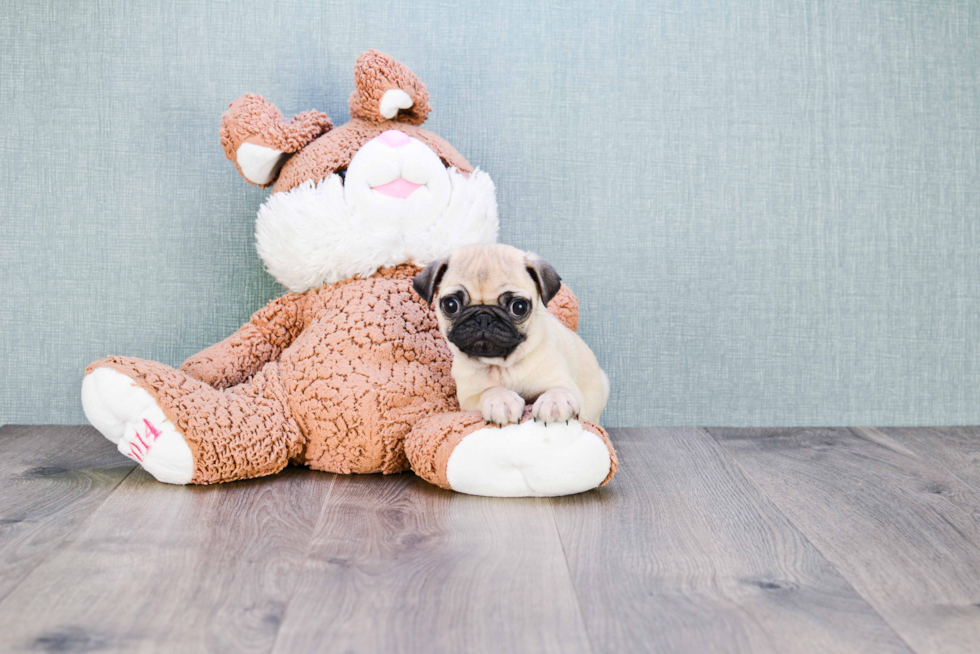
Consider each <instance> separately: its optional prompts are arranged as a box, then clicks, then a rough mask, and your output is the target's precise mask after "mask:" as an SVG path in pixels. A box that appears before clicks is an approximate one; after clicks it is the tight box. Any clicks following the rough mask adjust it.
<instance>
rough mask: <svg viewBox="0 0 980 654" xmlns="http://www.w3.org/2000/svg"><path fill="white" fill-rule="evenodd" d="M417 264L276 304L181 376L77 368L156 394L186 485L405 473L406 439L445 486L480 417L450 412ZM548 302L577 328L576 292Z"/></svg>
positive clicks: (159, 367) (441, 350)
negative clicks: (171, 428) (286, 475)
mask: <svg viewBox="0 0 980 654" xmlns="http://www.w3.org/2000/svg"><path fill="white" fill-rule="evenodd" d="M420 270H421V269H420V268H419V267H418V266H414V265H410V264H403V265H400V266H397V267H394V268H384V269H382V270H380V271H379V272H377V273H376V274H374V275H372V276H371V277H368V278H367V279H359V278H355V279H349V280H346V281H343V282H339V283H337V284H333V285H329V286H322V287H320V288H318V289H314V290H311V291H307V292H306V293H291V294H289V295H285V296H283V297H280V298H277V299H275V300H272V301H271V302H270V303H269V304H268V305H266V306H265V307H264V308H262V309H260V310H259V311H257V312H256V313H255V314H254V315H253V316H252V318H251V320H249V322H248V323H246V324H245V325H244V326H243V327H242V328H241V329H239V330H238V331H237V332H235V333H234V334H232V335H231V336H229V337H228V338H226V339H225V340H223V341H221V342H220V343H217V344H215V345H212V346H211V347H209V348H207V349H205V350H203V351H202V352H200V353H198V354H196V355H194V356H192V357H190V358H189V359H188V360H187V361H185V362H184V363H183V365H181V367H180V369H179V370H175V369H173V368H171V367H169V366H166V365H164V364H161V363H156V362H153V361H143V360H141V359H133V358H126V357H109V358H107V359H102V360H100V361H96V362H95V363H93V364H91V365H90V366H89V368H88V370H87V372H91V371H92V370H94V369H96V368H113V369H115V370H118V371H119V372H121V373H123V374H125V375H127V376H128V377H130V378H132V379H133V380H134V381H135V382H136V383H137V384H138V385H139V386H140V387H141V388H143V389H145V390H147V391H148V392H149V393H150V394H151V395H153V396H154V398H155V399H156V400H157V402H158V404H159V405H160V408H161V409H162V410H163V412H164V414H165V415H166V416H167V418H168V419H169V420H170V421H171V422H172V423H173V424H174V425H175V426H176V427H177V429H178V430H179V431H180V432H181V433H182V434H183V436H184V439H185V440H186V441H187V444H188V445H189V446H190V448H191V453H192V454H193V457H194V462H195V470H194V476H193V478H192V480H191V482H192V483H196V484H211V483H216V482H222V481H231V480H234V479H247V478H251V477H258V476H261V475H268V474H272V473H275V472H278V471H279V470H281V469H282V468H283V467H285V466H286V464H287V463H289V462H294V463H299V464H304V465H308V466H310V467H311V468H314V469H316V470H325V471H328V472H338V473H351V472H358V473H371V472H384V473H393V472H402V471H404V470H407V469H408V468H409V460H408V458H407V456H406V441H408V442H411V443H413V445H412V446H411V447H412V448H414V451H416V452H427V453H429V454H431V455H432V456H433V457H434V458H433V461H432V463H431V464H428V465H426V464H423V463H422V459H419V456H420V455H419V456H416V458H417V459H419V461H420V463H419V465H420V466H423V467H424V468H425V470H426V471H427V472H426V473H425V475H427V476H426V478H429V477H432V478H433V479H435V480H437V482H434V483H441V484H444V483H445V480H444V478H445V461H444V460H443V459H446V460H448V456H449V452H450V451H451V448H450V449H446V447H447V443H449V442H452V443H453V444H455V443H458V442H459V440H460V439H461V438H462V437H463V436H465V435H466V434H468V433H470V432H471V431H473V429H474V428H475V427H474V425H476V426H483V420H482V418H480V417H479V416H478V415H476V414H471V413H460V412H459V404H458V402H457V400H456V386H455V383H454V382H453V378H452V376H451V374H450V369H451V366H452V355H451V354H450V352H449V348H448V346H447V345H446V342H445V340H444V339H443V337H442V335H441V334H440V333H439V328H438V324H437V322H436V317H435V314H434V313H433V311H432V309H431V308H430V307H428V306H427V305H426V304H425V302H424V301H423V300H422V298H420V297H419V296H418V295H417V294H416V293H415V291H414V290H413V289H412V287H411V283H412V278H413V277H415V275H416V274H417V273H418V272H419V271H420ZM557 297H560V298H561V299H560V300H559V301H558V302H557V303H556V302H555V301H554V300H553V301H552V304H550V305H549V307H548V308H549V310H552V311H553V312H554V313H555V315H557V316H558V317H559V319H561V320H562V321H563V322H565V324H567V325H569V326H570V327H573V325H572V322H571V321H575V322H577V320H578V307H577V303H576V301H575V296H574V295H572V293H571V291H569V290H568V289H567V288H564V287H563V288H562V289H561V291H560V292H559V295H558V296H557ZM557 297H556V299H557ZM413 434H414V436H413ZM433 448H435V449H433ZM610 451H611V452H612V448H611V447H610ZM613 456H614V454H613Z"/></svg>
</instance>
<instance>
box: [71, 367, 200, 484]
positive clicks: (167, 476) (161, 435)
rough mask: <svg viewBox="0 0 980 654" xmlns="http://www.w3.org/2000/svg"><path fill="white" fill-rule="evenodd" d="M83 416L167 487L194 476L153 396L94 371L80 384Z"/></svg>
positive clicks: (187, 453) (118, 376)
mask: <svg viewBox="0 0 980 654" xmlns="http://www.w3.org/2000/svg"><path fill="white" fill-rule="evenodd" d="M82 408H83V409H85V417H86V418H88V420H89V422H91V423H92V426H94V427H95V428H96V429H98V430H99V431H100V432H102V435H103V436H105V437H106V438H108V439H109V440H110V441H112V442H113V443H116V445H117V447H118V449H119V451H120V452H122V453H123V454H125V455H126V456H128V457H129V458H131V459H133V460H134V461H136V462H137V463H139V464H140V465H141V466H143V469H144V470H146V471H147V472H148V473H150V474H151V475H153V476H154V477H155V478H156V479H157V480H158V481H162V482H164V483H167V484H186V483H189V482H190V480H191V477H193V476H194V457H193V455H192V454H191V449H190V448H189V447H187V443H186V442H185V441H184V437H183V436H182V435H181V434H180V432H179V431H177V428H176V427H174V425H173V423H172V422H170V421H169V420H167V417H166V416H165V415H164V414H163V411H162V410H161V409H160V407H159V406H157V403H156V400H154V399H153V396H152V395H150V394H149V393H147V392H146V391H145V390H143V389H142V388H140V387H139V386H137V385H136V384H135V383H134V382H133V380H132V379H130V378H129V377H127V376H126V375H124V374H122V373H121V372H119V371H117V370H114V369H112V368H96V369H95V370H93V371H92V372H91V373H89V374H88V375H86V376H85V379H84V380H83V381H82Z"/></svg>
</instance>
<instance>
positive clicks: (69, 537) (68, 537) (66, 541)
mask: <svg viewBox="0 0 980 654" xmlns="http://www.w3.org/2000/svg"><path fill="white" fill-rule="evenodd" d="M137 468H139V466H137V465H133V467H132V468H130V469H129V472H127V473H126V474H125V475H123V476H122V477H120V478H119V481H117V482H116V484H115V485H114V486H113V487H112V490H111V491H109V492H108V493H106V496H105V497H104V498H102V501H101V502H99V504H98V505H96V506H94V507H92V510H91V511H89V514H88V515H87V516H85V519H84V520H82V521H81V522H79V523H78V524H77V525H76V526H75V528H74V529H72V531H71V532H70V533H67V534H65V536H64V538H62V539H61V542H60V543H58V547H57V548H56V549H53V550H52V551H51V553H50V554H48V555H47V556H45V557H44V558H42V559H41V560H40V561H38V562H37V564H36V565H34V566H33V567H32V568H31V571H30V572H28V573H27V574H26V575H24V577H23V578H22V579H21V580H20V581H18V582H17V583H16V584H15V585H14V586H13V588H11V589H10V590H9V591H7V593H6V594H5V595H4V596H3V597H0V612H3V608H4V604H6V602H7V599H8V598H9V597H11V596H12V595H13V594H14V593H15V592H16V591H17V589H18V588H20V587H21V585H22V584H23V583H24V582H25V581H27V580H28V579H30V577H31V575H32V574H34V571H35V570H37V569H38V568H39V567H41V566H42V565H44V564H45V563H47V562H48V561H49V560H51V559H52V558H54V557H55V556H58V555H59V554H61V553H62V552H63V551H64V550H65V548H66V547H67V546H69V545H71V543H72V541H73V540H74V538H75V537H76V536H77V535H78V534H79V533H81V531H82V528H83V527H84V526H85V525H87V524H88V522H89V520H91V519H92V516H93V515H95V513H96V512H97V511H98V510H99V509H100V508H102V506H103V505H104V504H105V503H106V501H107V500H108V499H109V498H110V497H112V494H113V493H115V492H116V489H117V488H119V486H120V484H122V483H123V482H124V481H126V479H128V478H129V476H130V475H131V474H133V472H135V471H136V469H137Z"/></svg>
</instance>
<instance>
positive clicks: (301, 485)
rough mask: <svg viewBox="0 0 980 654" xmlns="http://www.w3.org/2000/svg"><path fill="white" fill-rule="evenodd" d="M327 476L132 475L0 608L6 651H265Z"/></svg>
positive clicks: (296, 572)
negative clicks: (207, 482)
mask: <svg viewBox="0 0 980 654" xmlns="http://www.w3.org/2000/svg"><path fill="white" fill-rule="evenodd" d="M332 481H333V475H328V474H325V473H316V472H313V471H310V470H306V469H288V470H287V471H285V472H283V473H280V474H278V475H274V476H272V477H266V478H263V479H255V480H250V481H246V482H236V483H233V484H221V485H217V486H211V487H201V486H197V487H195V486H169V485H166V484H161V483H158V482H157V481H155V480H154V479H153V478H152V477H150V476H149V475H148V474H146V473H145V472H144V471H143V470H142V469H137V470H136V471H135V472H133V473H132V474H131V475H130V476H129V477H127V478H126V480H125V481H123V483H121V484H120V485H119V487H118V488H117V489H116V491H115V492H114V493H113V494H112V495H111V496H110V497H109V498H108V499H107V500H106V501H105V502H104V503H103V504H102V506H101V507H99V509H98V510H97V511H96V512H95V513H94V514H93V515H92V516H91V517H90V518H89V520H88V521H87V522H86V524H85V528H84V530H83V531H81V532H80V533H79V534H78V535H77V536H76V538H75V539H74V541H73V542H72V543H71V544H70V545H69V546H68V547H66V548H64V549H63V550H61V551H60V552H59V553H58V554H57V555H56V556H53V557H51V558H49V559H48V560H47V561H45V562H44V563H42V564H41V565H40V566H38V567H37V568H36V569H35V570H34V571H33V573H32V574H31V575H30V576H29V577H27V579H25V580H24V581H23V582H22V583H21V584H20V586H18V587H17V589H16V590H15V591H14V592H13V593H11V594H10V595H9V596H8V597H7V598H6V600H5V601H3V602H2V603H0V634H3V639H4V650H5V651H37V650H41V651H45V650H47V651H75V650H79V651H89V650H100V651H101V650H109V651H134V650H135V651H148V652H149V651H159V652H268V651H269V650H270V649H271V647H272V644H273V641H274V638H275V635H276V632H277V630H278V627H279V623H280V620H281V619H282V616H283V612H284V611H285V608H286V605H287V603H288V601H289V598H290V596H291V595H292V592H293V589H294V587H295V585H296V582H297V580H298V575H299V573H300V570H301V569H302V566H303V561H304V559H305V557H306V551H307V548H308V547H309V543H310V539H311V536H312V533H313V527H314V525H315V524H316V519H317V516H318V515H319V514H320V510H321V507H322V505H323V499H324V497H325V496H326V495H327V493H328V490H329V487H330V485H331V483H332Z"/></svg>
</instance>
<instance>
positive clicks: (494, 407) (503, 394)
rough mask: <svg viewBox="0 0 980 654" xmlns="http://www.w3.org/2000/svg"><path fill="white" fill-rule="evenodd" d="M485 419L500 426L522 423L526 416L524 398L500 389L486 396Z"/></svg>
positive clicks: (484, 402) (484, 401)
mask: <svg viewBox="0 0 980 654" xmlns="http://www.w3.org/2000/svg"><path fill="white" fill-rule="evenodd" d="M481 409H482V411H483V419H484V420H486V421H487V422H492V423H495V424H498V425H501V426H503V425H506V424H509V423H511V422H520V420H521V416H522V415H524V398H522V397H521V396H520V395H518V394H517V393H515V392H514V391H510V390H507V389H506V388H500V389H497V390H495V391H493V392H488V393H485V394H484V398H483V406H482V407H481Z"/></svg>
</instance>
